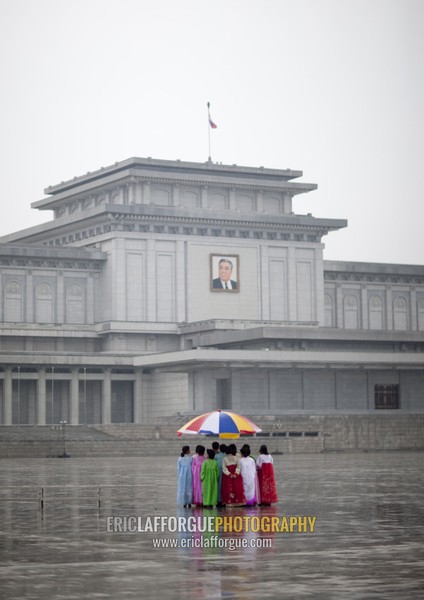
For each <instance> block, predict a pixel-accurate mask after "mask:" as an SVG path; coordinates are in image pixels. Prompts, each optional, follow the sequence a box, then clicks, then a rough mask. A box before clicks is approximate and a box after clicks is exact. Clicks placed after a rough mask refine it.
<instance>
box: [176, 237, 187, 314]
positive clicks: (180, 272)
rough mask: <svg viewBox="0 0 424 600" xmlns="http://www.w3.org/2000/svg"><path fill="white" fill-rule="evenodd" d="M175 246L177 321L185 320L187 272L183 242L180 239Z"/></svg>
mask: <svg viewBox="0 0 424 600" xmlns="http://www.w3.org/2000/svg"><path fill="white" fill-rule="evenodd" d="M175 246H176V258H175V269H176V277H175V279H176V281H175V286H176V298H177V309H176V317H177V321H178V322H179V323H182V322H183V321H187V318H186V302H185V293H186V284H185V282H186V279H188V278H187V274H186V272H185V247H186V246H185V243H184V242H183V241H182V240H178V241H177V242H176V244H175Z"/></svg>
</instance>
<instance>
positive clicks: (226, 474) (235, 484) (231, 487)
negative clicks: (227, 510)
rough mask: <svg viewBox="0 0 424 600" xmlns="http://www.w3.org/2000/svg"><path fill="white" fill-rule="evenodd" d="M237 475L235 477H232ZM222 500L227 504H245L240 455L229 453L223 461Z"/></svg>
mask: <svg viewBox="0 0 424 600" xmlns="http://www.w3.org/2000/svg"><path fill="white" fill-rule="evenodd" d="M231 475H235V477H231ZM221 502H222V504H225V505H226V506H244V505H245V504H246V498H245V495H244V487H243V478H242V476H241V475H240V459H239V457H238V456H233V455H232V454H227V455H226V456H225V458H224V460H223V461H222V488H221Z"/></svg>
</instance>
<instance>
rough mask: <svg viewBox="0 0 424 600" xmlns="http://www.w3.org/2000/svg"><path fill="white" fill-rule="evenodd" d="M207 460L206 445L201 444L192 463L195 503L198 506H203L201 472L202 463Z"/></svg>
mask: <svg viewBox="0 0 424 600" xmlns="http://www.w3.org/2000/svg"><path fill="white" fill-rule="evenodd" d="M205 460H206V456H205V447H204V446H202V445H201V444H199V445H198V446H196V454H195V455H194V456H193V461H192V463H191V474H192V481H193V504H195V505H197V506H203V494H202V480H201V479H200V472H201V470H202V465H203V463H204V462H205Z"/></svg>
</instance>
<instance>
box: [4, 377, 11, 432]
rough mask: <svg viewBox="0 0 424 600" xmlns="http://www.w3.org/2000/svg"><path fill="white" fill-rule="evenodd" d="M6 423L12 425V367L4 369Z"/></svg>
mask: <svg viewBox="0 0 424 600" xmlns="http://www.w3.org/2000/svg"><path fill="white" fill-rule="evenodd" d="M4 424H5V425H12V367H6V368H5V370H4Z"/></svg>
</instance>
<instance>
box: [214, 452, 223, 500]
mask: <svg viewBox="0 0 424 600" xmlns="http://www.w3.org/2000/svg"><path fill="white" fill-rule="evenodd" d="M224 457H225V452H218V454H215V460H216V462H217V464H218V472H219V479H218V503H220V502H221V487H222V461H223V460H224Z"/></svg>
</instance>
